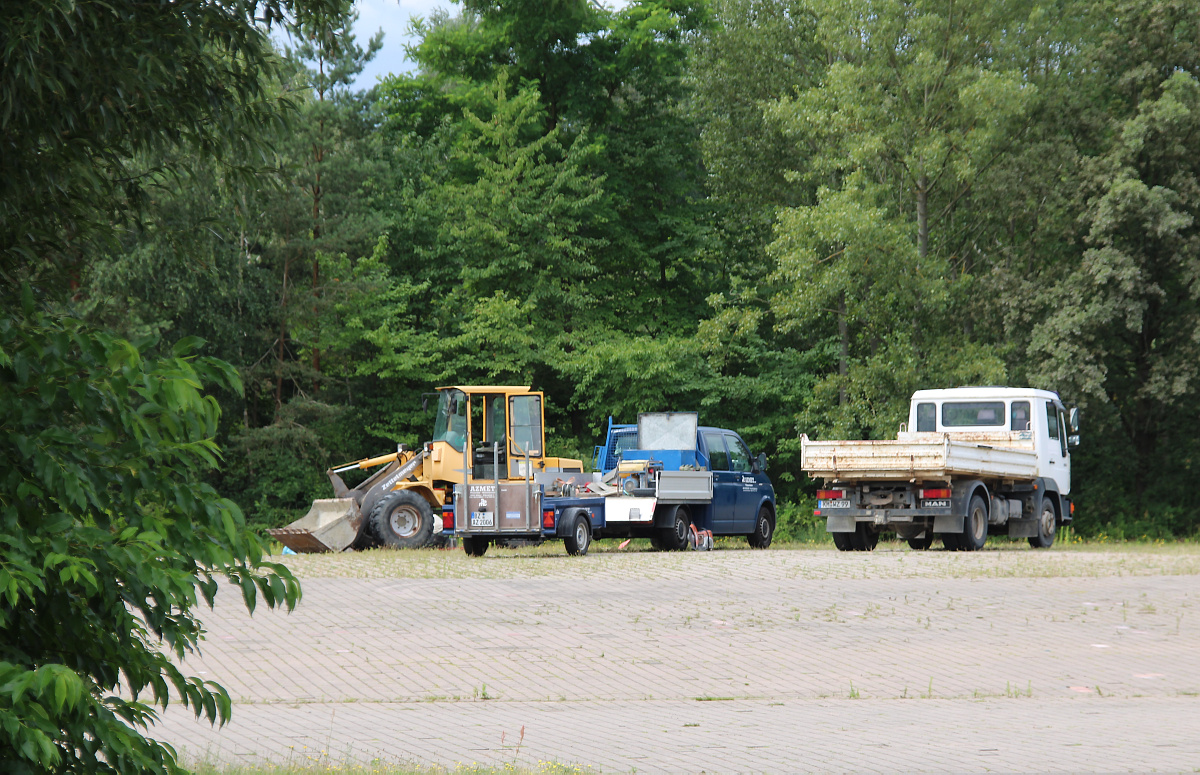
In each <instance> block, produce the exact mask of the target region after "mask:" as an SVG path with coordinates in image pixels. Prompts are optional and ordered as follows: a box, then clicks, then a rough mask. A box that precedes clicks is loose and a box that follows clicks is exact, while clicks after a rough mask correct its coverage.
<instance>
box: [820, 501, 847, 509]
mask: <svg viewBox="0 0 1200 775" xmlns="http://www.w3.org/2000/svg"><path fill="white" fill-rule="evenodd" d="M817 508H818V509H848V508H850V501H848V500H842V501H817Z"/></svg>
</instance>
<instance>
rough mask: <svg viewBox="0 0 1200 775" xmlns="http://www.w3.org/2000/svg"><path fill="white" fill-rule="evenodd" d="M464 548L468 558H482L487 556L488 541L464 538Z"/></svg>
mask: <svg viewBox="0 0 1200 775" xmlns="http://www.w3.org/2000/svg"><path fill="white" fill-rule="evenodd" d="M462 547H463V551H464V552H466V553H467V556H468V557H482V556H483V555H485V554H487V548H488V540H487V539H486V538H477V537H476V536H463V539H462Z"/></svg>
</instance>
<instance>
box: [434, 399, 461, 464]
mask: <svg viewBox="0 0 1200 775" xmlns="http://www.w3.org/2000/svg"><path fill="white" fill-rule="evenodd" d="M466 436H467V396H466V394H464V393H463V392H462V391H461V390H443V391H442V394H441V395H440V396H438V407H437V417H436V418H435V419H434V421H433V440H434V441H445V442H447V443H448V444H449V445H450V446H452V447H454V448H455V449H456V450H458V451H459V452H462V449H463V439H465V438H466Z"/></svg>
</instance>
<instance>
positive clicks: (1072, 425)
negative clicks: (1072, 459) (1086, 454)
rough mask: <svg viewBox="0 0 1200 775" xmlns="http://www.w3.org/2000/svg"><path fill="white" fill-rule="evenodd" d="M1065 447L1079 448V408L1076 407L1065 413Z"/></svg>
mask: <svg viewBox="0 0 1200 775" xmlns="http://www.w3.org/2000/svg"><path fill="white" fill-rule="evenodd" d="M1067 446H1068V447H1078V446H1079V407H1076V406H1073V407H1071V408H1070V409H1069V410H1068V411H1067Z"/></svg>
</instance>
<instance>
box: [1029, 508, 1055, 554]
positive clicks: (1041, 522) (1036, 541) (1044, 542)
mask: <svg viewBox="0 0 1200 775" xmlns="http://www.w3.org/2000/svg"><path fill="white" fill-rule="evenodd" d="M1056 532H1058V515H1057V514H1055V513H1054V504H1053V503H1051V502H1050V500H1049V499H1048V498H1046V497H1045V496H1043V497H1042V516H1041V517H1040V518H1039V519H1038V534H1037V535H1036V536H1032V537H1031V538H1030V539H1029V545H1030V546H1032V547H1033V548H1034V549H1049V548H1050V547H1051V546H1053V545H1054V534H1055V533H1056Z"/></svg>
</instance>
